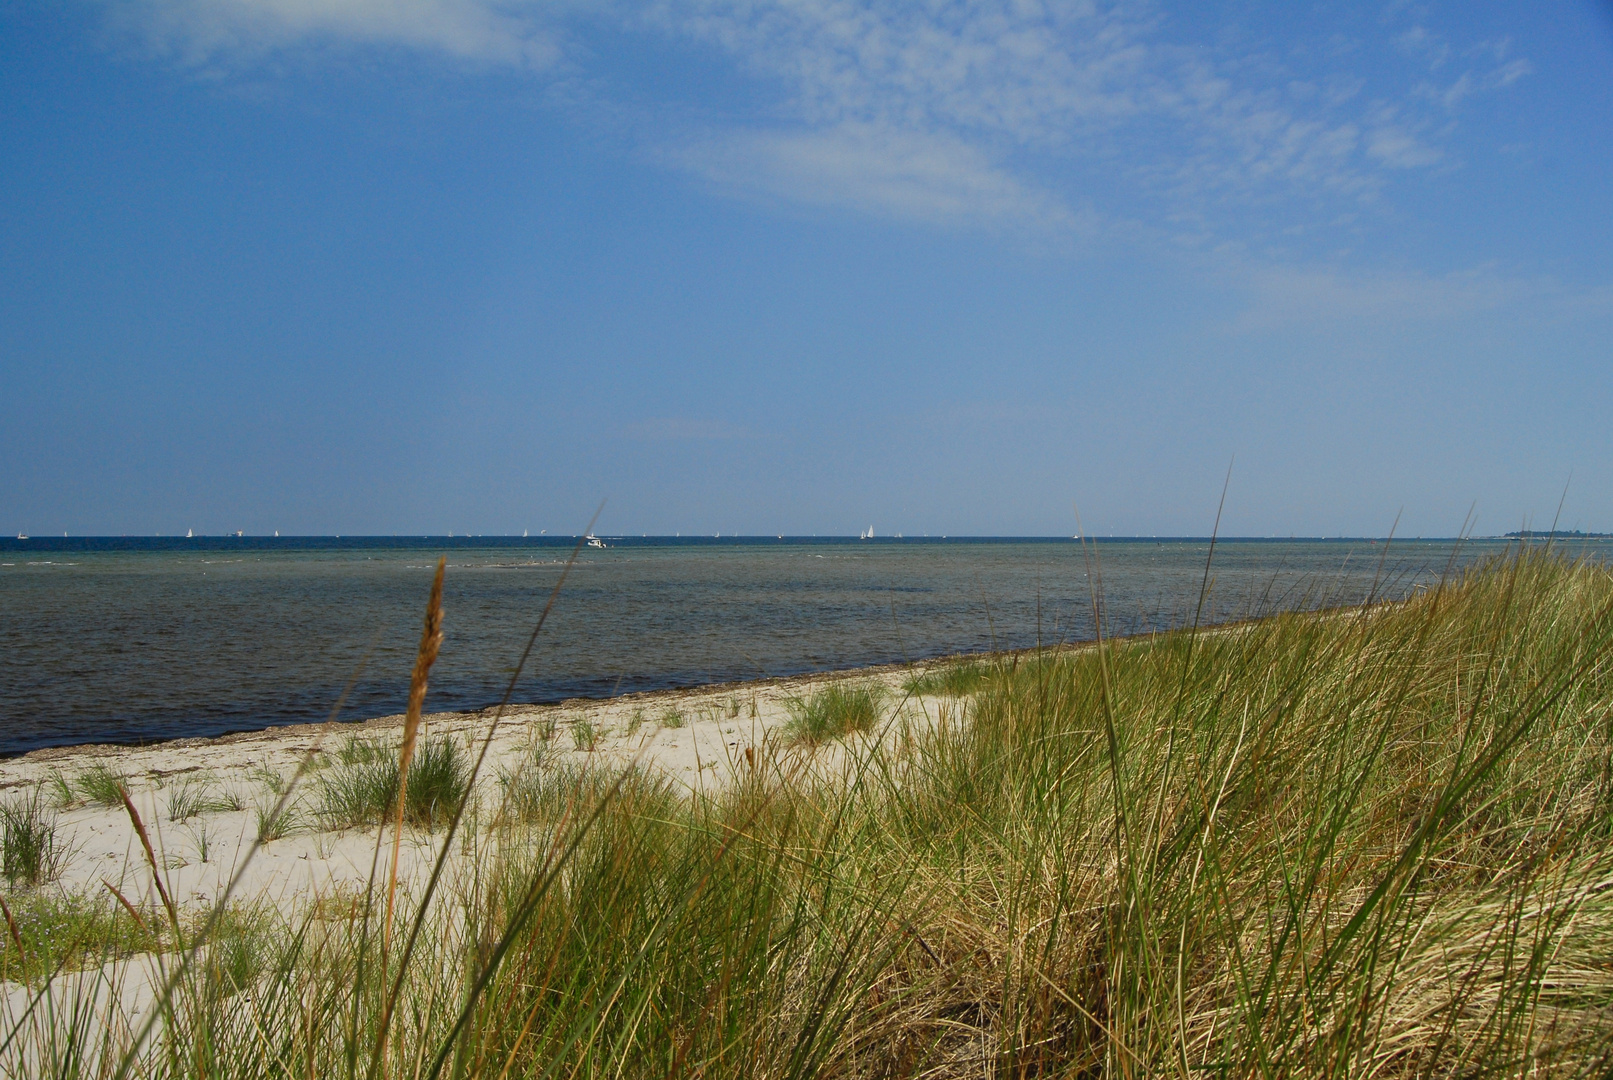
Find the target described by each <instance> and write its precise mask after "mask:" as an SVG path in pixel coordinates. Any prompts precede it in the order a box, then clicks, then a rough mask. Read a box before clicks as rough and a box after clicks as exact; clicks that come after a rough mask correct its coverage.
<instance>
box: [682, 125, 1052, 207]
mask: <svg viewBox="0 0 1613 1080" xmlns="http://www.w3.org/2000/svg"><path fill="white" fill-rule="evenodd" d="M669 156H670V157H672V158H673V159H674V160H675V161H676V163H677V164H679V165H681V166H682V167H684V168H686V169H689V170H690V171H692V172H695V173H698V174H699V175H701V176H703V177H705V178H706V179H708V180H710V181H711V182H712V183H714V184H716V185H718V186H721V187H725V188H731V189H734V190H735V191H737V192H739V193H748V192H758V193H765V194H768V195H772V196H776V197H780V198H784V199H788V200H791V201H794V202H800V203H807V204H814V205H821V206H842V207H853V208H855V209H858V210H862V211H865V212H868V213H871V214H876V215H879V216H890V217H897V218H906V219H912V220H919V221H939V222H945V221H959V220H974V221H980V222H996V223H1001V224H1006V225H1010V226H1012V225H1039V226H1044V227H1054V228H1066V227H1072V226H1074V225H1076V224H1078V216H1077V215H1076V214H1075V213H1074V212H1073V211H1071V210H1070V209H1069V208H1068V207H1067V206H1066V205H1065V204H1064V203H1063V202H1061V201H1060V200H1059V199H1057V198H1055V197H1053V196H1052V195H1050V194H1048V193H1047V192H1045V191H1041V190H1038V189H1036V188H1034V187H1032V186H1030V185H1028V184H1027V183H1025V182H1023V181H1021V180H1019V179H1017V178H1016V177H1015V176H1013V175H1012V174H1011V173H1010V172H1008V171H1007V170H1006V169H1004V168H1002V167H1001V166H999V165H998V164H996V163H995V162H993V161H992V159H991V158H990V157H989V156H988V155H987V154H985V153H983V152H982V151H981V150H980V149H979V148H978V147H976V146H973V145H971V144H970V143H968V142H966V141H964V140H962V139H959V138H957V137H955V136H952V135H949V134H945V133H925V132H914V131H904V130H902V129H899V128H897V129H892V128H889V127H886V126H883V125H877V124H871V123H859V122H845V123H841V124H839V125H837V126H835V127H833V128H825V129H802V130H778V129H772V130H761V131H742V132H733V133H726V134H723V135H720V136H712V137H708V138H707V139H704V140H700V141H695V142H689V143H685V144H682V145H679V146H677V147H675V148H674V149H673V150H672V151H670V152H669Z"/></svg>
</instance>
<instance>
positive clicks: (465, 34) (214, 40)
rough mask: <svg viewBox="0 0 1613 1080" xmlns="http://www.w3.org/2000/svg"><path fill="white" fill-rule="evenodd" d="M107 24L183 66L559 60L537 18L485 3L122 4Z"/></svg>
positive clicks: (236, 0) (141, 0)
mask: <svg viewBox="0 0 1613 1080" xmlns="http://www.w3.org/2000/svg"><path fill="white" fill-rule="evenodd" d="M108 16H109V18H110V20H111V21H112V22H113V24H114V25H116V26H118V27H120V28H122V29H124V30H127V31H131V32H134V33H136V34H138V35H140V36H141V37H142V38H144V39H145V40H146V41H147V42H148V43H149V44H150V45H152V46H154V47H157V48H159V49H162V50H164V51H167V52H171V53H174V54H176V55H178V56H180V57H182V58H184V59H185V60H186V61H188V62H191V63H206V62H211V61H217V60H220V59H238V58H241V57H244V56H255V55H261V54H262V53H264V52H269V51H274V50H281V49H289V48H293V47H296V46H302V45H308V44H341V45H383V46H394V47H401V48H407V49H413V50H419V51H423V52H429V53H437V54H440V55H443V56H446V57H449V58H452V59H455V60H473V61H478V62H483V63H494V64H500V65H514V66H520V67H531V68H543V67H547V66H549V65H550V64H552V63H553V62H554V60H555V59H556V58H557V57H558V56H559V48H558V44H557V39H556V37H555V36H554V33H553V31H552V30H550V29H549V28H548V27H547V26H546V25H545V24H544V23H543V22H542V21H540V20H535V19H533V18H531V17H530V13H529V12H523V11H520V10H519V9H518V7H516V6H513V5H503V4H495V3H489V2H485V0H470V2H465V0H129V2H127V3H121V4H115V5H109V6H108Z"/></svg>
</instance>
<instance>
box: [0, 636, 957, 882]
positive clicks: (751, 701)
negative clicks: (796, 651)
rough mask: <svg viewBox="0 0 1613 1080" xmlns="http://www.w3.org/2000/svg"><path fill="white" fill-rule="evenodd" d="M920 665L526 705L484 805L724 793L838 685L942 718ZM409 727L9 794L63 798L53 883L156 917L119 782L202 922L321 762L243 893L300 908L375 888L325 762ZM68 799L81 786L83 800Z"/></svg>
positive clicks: (42, 766) (71, 750)
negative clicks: (605, 775)
mask: <svg viewBox="0 0 1613 1080" xmlns="http://www.w3.org/2000/svg"><path fill="white" fill-rule="evenodd" d="M913 670H914V669H912V668H909V667H906V666H888V667H879V668H867V669H861V670H856V671H850V672H836V673H831V674H821V675H811V676H802V677H796V678H787V679H771V680H764V681H756V682H747V683H730V684H723V685H717V686H709V687H699V688H692V689H684V690H668V691H657V692H652V693H644V694H635V695H627V696H622V697H617V698H613V699H609V700H604V701H588V700H575V701H567V702H562V703H560V704H558V705H544V706H533V705H515V706H511V707H510V708H509V709H507V710H506V711H505V712H504V715H503V717H502V718H501V719H499V720H498V723H497V728H496V730H494V731H493V738H492V743H491V746H490V749H489V752H488V761H487V764H486V765H485V766H484V768H483V770H482V773H481V775H480V777H479V778H478V780H477V783H476V787H475V790H474V792H473V796H476V797H479V798H480V800H481V803H482V804H483V805H488V806H491V805H494V804H496V802H497V800H498V797H499V794H500V791H501V779H502V778H505V777H509V776H512V775H514V774H515V773H516V772H517V771H519V770H521V769H534V768H536V769H545V770H560V769H565V768H568V767H569V768H577V767H599V768H604V769H613V768H622V767H626V766H629V765H633V764H636V765H638V766H639V767H641V768H645V769H649V770H655V771H657V772H659V773H661V774H663V775H665V776H666V777H667V778H669V779H670V780H671V781H672V782H673V783H674V784H676V785H679V786H681V787H684V788H687V789H688V790H689V791H690V792H696V791H700V790H713V789H715V788H717V787H720V786H722V785H724V784H726V783H727V782H728V781H729V780H730V779H731V778H732V777H733V776H734V775H735V774H736V772H737V770H739V769H740V768H744V767H748V764H747V763H748V761H755V760H757V758H756V755H757V754H758V753H761V752H763V751H765V752H767V753H768V754H770V755H777V754H779V753H789V749H788V746H787V742H788V740H787V739H785V738H783V737H782V733H781V732H780V731H779V729H780V728H781V727H782V726H783V725H785V724H786V723H788V721H789V719H790V711H789V706H790V703H791V702H792V701H794V700H799V699H802V698H805V697H808V696H810V695H811V694H812V693H813V692H815V691H817V690H820V689H822V688H823V687H825V686H827V685H829V684H831V683H835V682H848V681H849V682H857V683H878V684H880V685H882V686H883V687H884V688H885V690H886V691H887V698H886V700H887V703H888V707H889V711H891V713H892V714H893V715H894V714H895V712H896V710H898V709H899V710H900V712H901V714H903V715H905V716H906V717H908V718H909V720H910V721H912V722H918V723H924V722H927V718H929V717H933V716H934V715H935V714H936V712H937V709H938V708H939V707H941V705H942V702H940V701H936V700H928V699H923V698H917V697H913V698H905V697H904V696H903V694H902V684H903V682H904V681H905V680H906V679H907V678H908V677H909V676H910V675H911V674H912V673H913ZM495 713H496V710H494V709H488V710H486V711H483V712H478V713H456V712H444V713H434V714H428V715H427V716H426V718H425V723H424V732H423V734H424V736H425V737H427V738H432V739H440V738H443V737H446V738H449V739H452V740H456V741H458V742H459V743H460V744H461V746H462V747H463V748H464V749H465V750H466V751H467V753H468V754H469V755H471V756H473V755H474V754H475V753H477V752H479V751H480V748H481V745H482V743H483V741H484V740H485V739H486V738H487V736H488V733H489V731H490V730H492V729H493V728H494V723H495ZM402 724H403V717H402V716H401V715H394V716H383V717H377V718H374V719H371V720H368V721H365V722H363V723H356V724H355V723H342V724H309V725H297V726H290V727H276V728H268V729H265V730H262V731H256V732H247V733H241V734H235V735H227V736H223V737H221V738H217V739H179V740H175V741H171V742H163V743H156V744H152V745H149V746H138V747H130V746H112V745H88V746H76V747H53V748H49V749H43V750H38V751H34V752H32V753H29V754H26V755H24V756H22V757H18V758H13V759H10V760H7V761H4V762H0V798H16V797H18V796H19V795H21V794H22V793H23V792H27V791H30V790H32V789H35V788H39V789H40V790H42V791H43V792H44V795H45V797H46V798H47V799H53V800H55V801H56V803H57V804H58V807H59V808H58V809H57V810H56V814H57V823H58V826H59V832H58V835H59V836H60V838H61V840H62V842H63V844H64V846H65V850H66V852H67V856H66V858H65V860H64V861H63V864H62V867H61V873H60V876H59V877H58V878H57V879H56V881H55V882H54V883H53V884H52V885H50V886H48V887H50V888H57V889H62V890H67V891H74V890H84V889H95V888H96V887H98V886H100V887H105V886H107V885H110V886H112V887H114V888H116V889H117V890H118V891H119V892H120V893H121V894H123V895H124V896H126V897H128V898H129V899H130V900H131V901H132V902H134V903H135V904H136V905H141V906H148V907H152V908H153V909H155V906H156V905H157V904H158V903H159V902H160V901H159V896H158V893H157V891H156V889H155V888H154V887H153V880H152V875H151V872H150V869H149V866H148V861H147V859H146V857H145V854H144V852H143V851H142V848H141V845H140V842H139V839H138V837H137V835H136V833H135V830H134V826H133V823H132V822H131V820H130V818H129V815H128V813H127V811H126V810H125V809H124V808H123V807H122V806H121V805H103V804H99V803H96V802H93V801H90V800H88V799H86V798H84V797H83V796H82V795H80V794H78V793H77V792H78V789H79V787H80V786H81V785H80V783H79V782H80V780H81V778H83V777H85V776H87V775H105V774H106V773H110V774H112V775H114V776H116V777H118V778H120V779H121V780H122V782H123V784H124V786H125V787H126V788H127V790H128V792H129V795H130V798H131V801H132V802H133V803H134V805H135V807H136V809H137V810H138V811H139V814H140V816H141V818H142V820H143V822H144V823H145V824H146V827H147V831H148V834H149V836H150V839H151V842H152V846H153V848H154V850H155V852H156V855H157V859H158V862H159V863H160V864H161V866H162V868H163V879H164V886H165V888H166V890H167V892H168V895H169V896H170V897H171V898H172V899H173V901H174V903H175V904H176V905H177V906H178V907H179V908H181V909H182V910H185V911H189V912H192V913H200V912H202V911H204V910H206V909H207V908H208V906H209V905H212V904H214V903H216V902H217V901H218V900H219V899H221V898H222V897H223V896H224V893H225V890H226V888H227V885H228V883H229V881H230V879H231V878H232V876H233V875H234V874H235V872H236V870H237V868H238V867H239V866H240V864H241V862H242V860H244V859H247V857H248V855H249V854H251V852H252V849H253V843H254V841H255V840H256V839H257V837H258V835H259V833H260V831H261V829H260V822H261V821H262V819H263V818H264V817H265V816H266V815H267V814H268V812H269V811H270V810H271V809H272V808H273V807H274V805H275V804H276V803H277V802H278V800H279V795H280V792H282V791H284V790H285V789H286V787H287V785H288V784H289V782H290V781H291V780H292V778H293V776H294V775H295V774H296V773H297V770H298V768H299V767H300V766H301V765H302V763H303V762H304V761H308V760H311V761H312V762H313V763H314V767H313V768H311V769H309V770H308V771H307V772H306V773H305V775H304V777H303V778H302V780H301V781H300V783H299V784H298V785H297V788H296V790H294V791H293V792H292V794H291V796H290V798H289V800H288V806H289V811H288V812H287V815H286V824H285V826H284V831H283V834H282V835H277V836H275V837H274V838H273V839H271V840H269V841H267V842H266V843H264V844H263V845H262V846H261V848H260V849H259V850H258V851H257V853H256V854H255V855H252V857H251V861H250V863H249V865H248V867H247V870H246V872H245V874H244V875H243V876H242V878H241V880H240V882H239V884H238V885H237V887H236V890H235V893H234V894H233V895H232V896H231V897H230V899H231V901H232V902H236V901H239V902H245V903H252V902H268V903H270V904H273V905H274V906H275V907H277V908H280V909H282V910H286V909H289V908H295V907H296V906H298V905H299V904H301V903H304V902H309V901H312V900H314V899H317V898H319V897H321V896H327V895H335V894H339V893H342V892H344V891H347V890H351V889H359V888H362V887H364V885H365V883H366V882H367V881H368V880H370V876H371V873H372V863H373V860H374V857H375V852H376V850H377V844H376V840H377V835H376V834H377V829H376V828H375V827H374V826H369V827H359V828H340V829H331V828H328V827H326V824H325V823H324V822H322V820H321V814H320V812H319V806H318V801H319V800H318V793H317V788H318V779H319V773H320V771H321V768H320V767H321V766H322V765H323V766H325V767H329V762H330V761H331V760H332V759H333V758H334V757H335V756H336V755H338V754H339V753H340V751H341V749H342V747H343V746H344V745H346V744H348V743H350V742H352V741H353V740H359V741H362V742H364V743H368V744H370V745H373V746H376V747H380V748H385V749H387V750H389V751H392V752H395V749H394V748H395V747H396V746H397V744H398V742H399V739H400V736H401V727H402ZM747 755H749V758H747ZM797 756H798V757H799V755H797ZM834 757H835V754H834V751H833V750H832V749H830V748H824V749H823V750H820V751H819V752H818V753H817V754H816V755H815V758H816V760H817V761H818V762H819V763H820V764H821V763H823V762H826V761H830V760H833V759H834ZM64 784H65V785H66V789H67V790H64ZM68 790H71V791H73V793H74V794H73V796H72V799H71V801H70V802H68V801H67V800H68ZM187 802H188V803H189V804H190V805H189V806H187V805H186V804H187ZM62 803H66V805H60V804H62ZM197 806H200V807H201V809H200V810H199V811H198V810H196V809H195V807H197ZM272 831H273V832H280V831H281V830H278V829H276V830H272ZM438 832H440V830H438ZM388 835H389V836H390V830H388ZM439 839H440V837H439V836H438V835H436V834H435V833H434V832H432V831H429V830H426V829H423V828H413V827H406V828H405V831H404V842H403V846H402V855H401V862H400V880H402V881H404V882H405V883H407V882H409V881H410V880H412V878H413V877H414V876H415V874H416V873H417V872H420V871H422V869H429V866H430V864H431V861H432V859H433V858H434V857H435V851H436V849H435V846H434V845H435V843H436V842H437V841H438V840H439ZM388 846H389V845H388ZM458 856H459V853H456V858H457V857H458Z"/></svg>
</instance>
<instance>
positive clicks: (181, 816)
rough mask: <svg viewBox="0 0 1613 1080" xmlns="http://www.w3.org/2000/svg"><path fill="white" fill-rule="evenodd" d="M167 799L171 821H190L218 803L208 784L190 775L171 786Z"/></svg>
mask: <svg viewBox="0 0 1613 1080" xmlns="http://www.w3.org/2000/svg"><path fill="white" fill-rule="evenodd" d="M165 801H166V803H167V806H166V807H165V809H166V810H167V812H168V820H169V821H189V820H190V819H191V818H193V817H195V816H196V815H198V814H205V813H207V812H208V811H210V810H212V809H213V808H214V806H215V805H216V800H214V799H213V797H212V796H211V794H210V793H209V790H208V787H207V785H206V784H204V783H201V782H200V781H196V780H192V779H190V778H189V777H186V778H185V779H183V780H181V781H179V782H178V783H177V784H174V785H172V786H170V787H169V788H168V790H167V798H166V800H165Z"/></svg>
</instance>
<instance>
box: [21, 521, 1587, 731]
mask: <svg viewBox="0 0 1613 1080" xmlns="http://www.w3.org/2000/svg"><path fill="white" fill-rule="evenodd" d="M602 542H603V543H604V544H606V545H607V546H605V547H603V548H600V547H591V546H587V545H580V544H579V538H576V537H549V536H545V537H530V538H528V537H457V536H456V537H287V538H265V537H235V536H228V537H194V538H186V539H178V538H112V537H101V538H60V539H26V540H24V539H18V540H9V539H8V540H4V541H0V612H3V614H0V756H11V755H16V754H20V753H24V752H27V751H29V750H33V749H37V748H40V747H47V746H59V745H72V744H80V743H142V742H151V741H158V740H165V739H175V738H184V737H195V736H216V735H222V734H226V733H229V732H237V731H249V730H257V729H261V728H265V727H270V726H274V725H280V724H293V723H303V722H309V721H317V720H323V719H325V718H326V717H328V716H331V715H333V714H334V715H335V716H336V717H337V718H338V719H340V720H343V721H350V720H360V719H365V718H368V717H373V716H380V715H387V714H391V713H397V712H401V711H402V710H403V708H404V705H405V702H406V698H407V693H408V683H409V672H410V667H411V665H412V662H413V658H414V653H415V649H416V647H417V644H418V641H419V636H420V624H421V619H422V616H423V613H424V609H425V604H426V598H427V593H428V590H429V586H430V582H431V576H432V572H433V570H434V569H435V566H436V563H437V560H438V558H439V557H444V558H446V560H447V572H446V577H445V583H444V590H443V591H444V608H445V615H444V635H445V640H444V644H443V647H442V652H441V657H440V659H439V660H438V662H437V665H436V667H435V668H434V669H433V671H432V674H431V687H430V694H429V697H428V700H427V708H428V709H429V710H431V711H449V710H472V709H478V708H483V707H486V706H488V705H491V704H495V703H497V702H498V701H499V700H500V699H501V698H503V696H504V695H505V693H506V692H507V691H508V690H509V688H510V684H511V680H512V678H513V679H514V687H513V700H515V701H517V702H559V701H564V700H567V699H572V698H606V697H611V696H614V695H618V694H627V693H633V692H638V691H645V690H657V689H665V688H671V687H688V686H696V685H701V684H710V683H718V682H727V681H733V680H746V679H756V678H764V677H769V676H783V675H795V674H801V673H805V672H817V671H831V670H837V669H846V668H855V667H861V666H865V665H871V664H885V663H893V662H911V661H918V660H923V659H927V658H932V657H938V656H943V655H950V654H960V653H977V652H985V651H993V650H1002V649H1021V648H1029V647H1034V646H1036V645H1038V644H1041V645H1054V644H1058V643H1063V642H1073V641H1082V640H1089V639H1091V638H1092V637H1093V636H1094V635H1095V633H1096V632H1097V631H1098V628H1099V626H1100V622H1099V619H1100V617H1101V626H1102V628H1103V630H1104V632H1105V633H1107V634H1113V635H1121V634H1139V633H1148V632H1151V631H1157V630H1163V629H1168V628H1172V627H1180V626H1184V625H1191V624H1192V623H1193V622H1194V621H1195V620H1197V621H1199V622H1200V623H1203V624H1206V625H1207V624H1213V623H1219V622H1225V621H1227V620H1231V619H1239V618H1246V617H1252V616H1257V615H1260V614H1264V613H1269V612H1273V611H1278V610H1285V609H1296V608H1316V607H1325V606H1333V605H1340V604H1355V603H1361V602H1363V601H1367V600H1370V599H1374V598H1381V599H1393V598H1398V597H1404V596H1407V595H1409V594H1410V593H1412V592H1413V591H1414V590H1417V589H1423V588H1429V587H1432V586H1434V585H1436V584H1437V583H1438V582H1439V581H1440V580H1441V578H1442V577H1445V576H1447V575H1451V574H1456V573H1460V572H1461V571H1462V570H1463V569H1464V568H1466V567H1469V566H1472V565H1473V564H1474V563H1476V562H1478V561H1482V560H1485V559H1491V558H1495V557H1497V556H1499V555H1502V554H1503V553H1504V552H1506V550H1507V549H1508V547H1509V544H1508V542H1506V541H1495V540H1472V539H1468V540H1461V541H1457V540H1449V539H1446V540H1399V539H1396V540H1393V541H1392V542H1389V541H1384V540H1382V539H1371V538H1363V539H1326V540H1318V539H1287V540H1272V539H1247V538H1232V539H1220V540H1218V541H1216V542H1215V544H1214V550H1213V555H1212V551H1211V541H1210V540H1209V539H1207V538H1156V537H1125V538H1103V539H1098V540H1095V541H1090V542H1088V543H1086V544H1083V543H1082V542H1080V541H1077V540H1075V539H1073V538H1069V537H1051V538H1050V537H1029V538H989V539H986V538H957V537H950V538H934V537H926V538H897V537H891V538H885V537H881V538H877V539H870V540H860V539H856V538H818V537H737V538H736V537H698V538H696V537H604V538H602ZM1576 548H1577V549H1582V550H1585V551H1588V552H1590V554H1591V555H1592V557H1601V553H1602V552H1603V551H1604V550H1605V551H1613V543H1609V542H1605V541H1603V542H1596V541H1585V542H1581V543H1579V544H1578V545H1576ZM568 564H569V569H568ZM562 577H564V581H563V582H562ZM546 610H547V611H548V615H547V617H546V618H545V619H544V621H543V625H542V629H541V631H540V632H539V633H538V635H537V638H536V641H535V644H534V647H533V649H532V653H531V656H530V659H529V660H528V661H527V663H526V665H525V667H524V668H523V669H522V670H521V671H520V672H519V673H517V672H516V665H517V662H518V660H519V658H520V656H521V654H522V651H523V649H524V648H525V647H526V644H527V642H528V640H529V639H530V638H531V636H532V633H533V630H534V628H535V627H536V626H537V624H538V622H539V620H540V618H542V617H543V615H544V612H545V611H546ZM1095 612H1097V613H1098V614H1097V615H1095ZM338 706H339V707H338Z"/></svg>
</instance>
